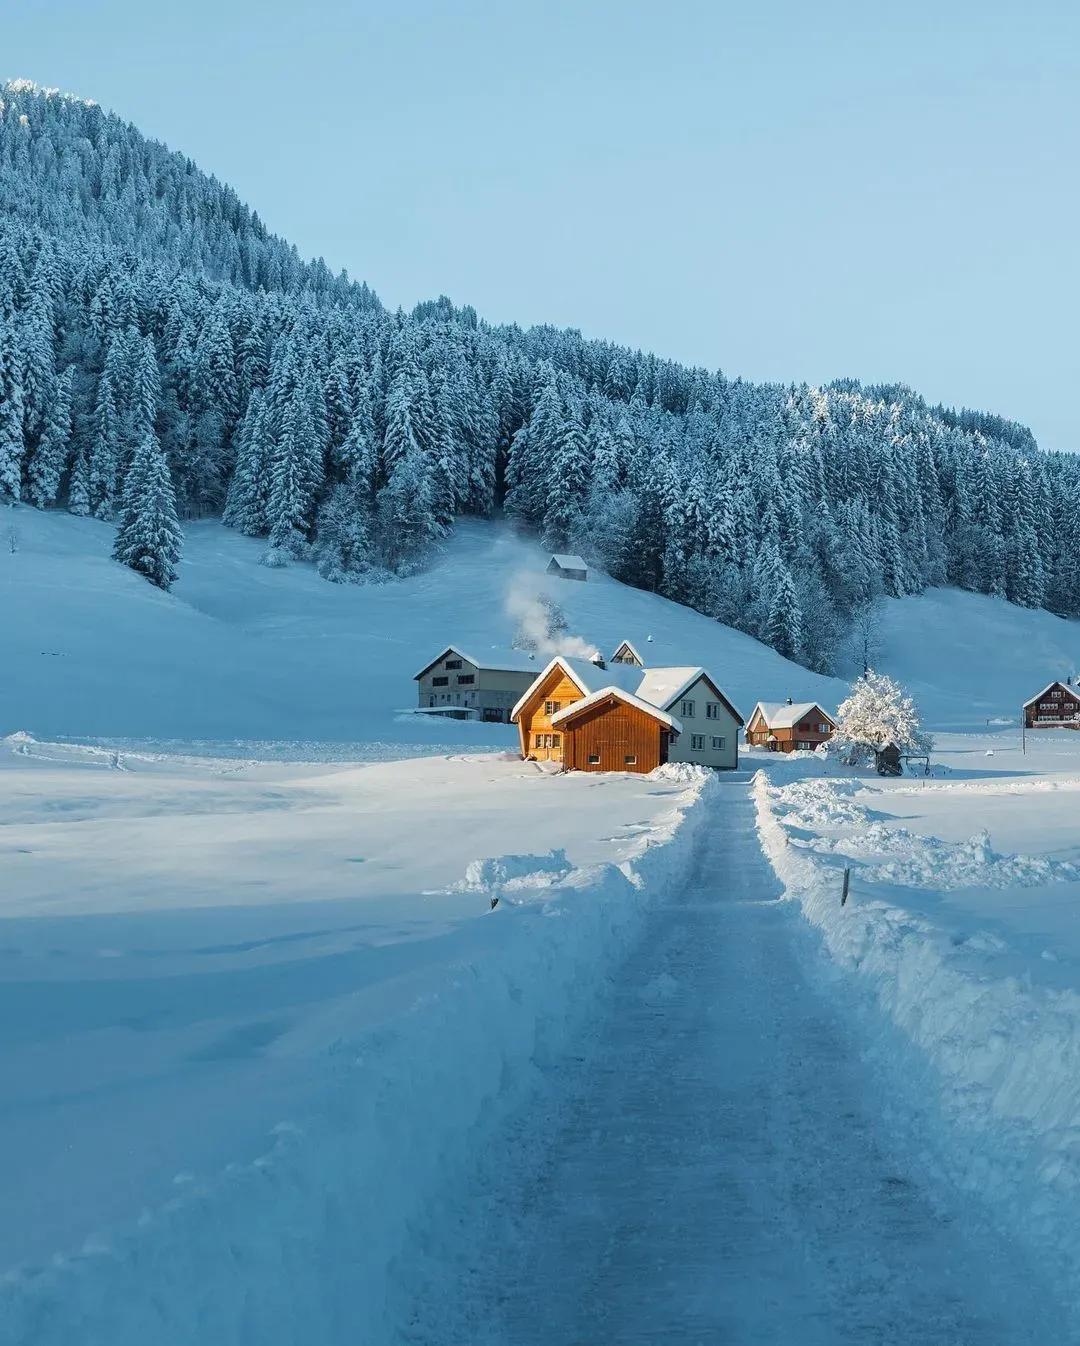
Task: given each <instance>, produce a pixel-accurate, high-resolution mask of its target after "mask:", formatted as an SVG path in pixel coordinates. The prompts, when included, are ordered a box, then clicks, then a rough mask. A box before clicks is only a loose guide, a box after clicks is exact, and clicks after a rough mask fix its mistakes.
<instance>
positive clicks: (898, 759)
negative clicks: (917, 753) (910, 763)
mask: <svg viewBox="0 0 1080 1346" xmlns="http://www.w3.org/2000/svg"><path fill="white" fill-rule="evenodd" d="M874 766H875V767H876V768H877V773H878V775H879V776H902V775H903V774H904V763H903V759H902V756H901V753H900V749H899V748H898V747H897V746H896V744H895V743H886V744H885V746H884V747H881V748H875V749H874Z"/></svg>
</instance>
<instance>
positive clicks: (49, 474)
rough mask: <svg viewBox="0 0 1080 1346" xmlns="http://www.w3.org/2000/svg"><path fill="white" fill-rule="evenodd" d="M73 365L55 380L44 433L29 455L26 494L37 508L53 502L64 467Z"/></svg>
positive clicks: (66, 457)
mask: <svg viewBox="0 0 1080 1346" xmlns="http://www.w3.org/2000/svg"><path fill="white" fill-rule="evenodd" d="M73 371H74V366H73V365H68V367H67V368H66V369H65V370H64V372H63V374H61V376H60V377H59V379H57V380H56V384H55V386H54V389H53V395H52V400H51V402H50V404H49V409H48V414H47V416H46V420H45V429H44V433H43V434H42V436H41V440H40V442H39V443H38V446H37V448H36V449H34V451H33V452H32V453H31V455H30V463H29V466H28V468H27V473H26V475H27V494H28V495H29V497H30V499H31V501H32V502H33V503H34V504H35V505H37V507H38V508H39V509H44V508H45V507H46V506H47V505H53V504H55V503H56V499H57V496H58V495H59V494H60V482H61V479H62V477H63V475H64V469H65V468H66V467H67V461H68V448H69V444H70V440H71V382H72V375H73Z"/></svg>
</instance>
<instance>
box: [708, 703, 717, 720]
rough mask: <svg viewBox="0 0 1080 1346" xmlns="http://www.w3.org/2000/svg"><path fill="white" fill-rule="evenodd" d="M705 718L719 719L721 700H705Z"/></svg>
mask: <svg viewBox="0 0 1080 1346" xmlns="http://www.w3.org/2000/svg"><path fill="white" fill-rule="evenodd" d="M705 718H706V719H707V720H718V719H719V718H720V702H719V701H706V702H705Z"/></svg>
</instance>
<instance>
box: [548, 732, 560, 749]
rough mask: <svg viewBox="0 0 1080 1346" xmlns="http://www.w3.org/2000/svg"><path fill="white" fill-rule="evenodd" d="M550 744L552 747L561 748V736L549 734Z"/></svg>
mask: <svg viewBox="0 0 1080 1346" xmlns="http://www.w3.org/2000/svg"><path fill="white" fill-rule="evenodd" d="M551 746H552V747H553V748H561V747H562V736H561V735H560V734H552V736H551Z"/></svg>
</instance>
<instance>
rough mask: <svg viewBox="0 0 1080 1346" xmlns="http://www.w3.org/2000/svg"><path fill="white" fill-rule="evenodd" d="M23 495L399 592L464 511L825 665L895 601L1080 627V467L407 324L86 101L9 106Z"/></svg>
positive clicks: (14, 382)
mask: <svg viewBox="0 0 1080 1346" xmlns="http://www.w3.org/2000/svg"><path fill="white" fill-rule="evenodd" d="M0 498H5V499H7V500H9V501H26V502H28V503H30V504H32V505H34V506H36V507H38V508H53V507H57V508H65V509H68V510H70V511H71V512H72V513H74V514H81V515H93V516H95V517H97V518H102V519H108V520H112V521H115V522H116V524H117V540H116V550H115V555H116V556H117V558H118V559H119V560H122V561H124V562H125V563H126V564H129V565H132V566H133V567H134V568H135V569H137V570H139V571H140V572H141V573H143V574H145V575H146V576H147V577H148V578H149V579H151V580H152V581H153V582H154V583H157V584H160V585H162V586H163V587H168V585H169V584H170V583H171V581H172V579H173V577H174V576H175V573H176V566H177V562H178V560H179V556H180V550H181V546H182V522H183V520H184V519H187V518H196V517H202V516H220V517H222V518H223V519H224V521H225V523H227V524H228V525H230V526H232V527H234V528H236V529H238V530H240V531H241V532H244V533H246V534H249V535H251V536H253V537H260V538H264V539H265V541H266V548H265V560H266V562H267V563H268V564H270V565H286V564H289V563H290V562H292V561H297V560H310V561H312V562H314V564H315V565H316V566H317V567H318V569H319V571H320V573H322V574H323V575H324V576H325V577H326V578H327V579H328V580H332V581H336V582H372V581H384V580H386V579H388V578H392V577H393V576H396V575H403V574H408V573H410V572H411V571H414V570H415V569H417V568H418V567H421V566H423V565H425V564H427V563H429V561H430V560H431V558H432V556H433V554H434V552H435V550H436V548H437V546H438V543H439V540H440V539H441V538H442V537H444V536H446V534H447V533H448V532H449V531H450V530H451V529H452V527H453V524H454V521H455V519H456V518H458V517H459V516H461V515H477V516H482V517H491V516H495V515H505V516H506V517H507V518H509V519H511V520H513V521H514V522H515V524H516V525H517V526H519V527H521V528H523V529H528V530H531V531H533V532H535V533H536V534H537V535H538V536H539V538H540V539H542V541H543V543H544V544H545V545H547V546H550V547H552V548H553V549H560V550H573V551H579V552H582V553H584V554H585V555H587V556H588V557H589V558H590V559H592V560H593V561H594V562H595V563H597V564H599V565H601V566H603V568H605V569H606V570H608V571H609V572H610V573H611V574H612V575H614V576H615V577H616V578H618V579H621V580H623V581H625V582H627V583H630V584H634V585H637V586H639V587H643V588H648V589H652V590H655V591H656V592H659V593H662V594H665V595H667V596H668V597H671V598H674V599H676V600H678V601H680V602H683V603H687V604H689V605H691V606H693V607H695V608H697V609H699V610H700V611H702V612H705V613H707V614H709V615H711V616H713V617H716V618H717V619H718V620H721V621H723V622H726V623H728V624H730V625H733V626H736V627H739V628H741V629H743V630H745V631H747V632H749V633H750V634H752V635H754V636H757V637H759V638H760V639H762V640H764V641H766V642H767V643H768V644H770V645H772V646H773V647H774V648H776V649H777V650H779V651H780V652H781V653H782V654H784V655H786V656H788V657H790V658H793V659H797V660H800V661H801V662H803V663H805V664H807V665H809V666H811V667H813V668H816V669H821V670H827V669H830V668H831V667H832V666H833V664H834V661H835V658H836V653H837V650H838V647H839V646H840V644H841V643H842V642H843V641H844V640H845V639H846V635H847V633H848V631H849V630H850V629H851V626H852V624H853V622H855V621H856V620H857V619H858V617H859V614H860V613H864V612H865V611H866V610H867V608H868V607H869V606H871V605H873V604H874V603H875V602H876V600H877V599H878V598H880V597H881V596H883V595H903V594H910V593H916V592H919V591H920V590H921V589H923V588H925V587H927V586H928V585H936V584H946V583H950V584H956V585H960V586H961V587H965V588H969V589H974V590H978V591H980V592H985V593H991V594H999V595H1001V596H1003V597H1006V598H1008V599H1010V600H1011V601H1013V602H1016V603H1020V604H1023V605H1025V606H1029V607H1046V608H1049V609H1050V610H1052V611H1055V612H1059V613H1061V614H1062V615H1065V616H1077V615H1080V588H1078V587H1077V586H1076V585H1075V584H1074V582H1073V575H1074V573H1075V557H1076V556H1077V554H1078V544H1080V461H1078V460H1077V459H1076V458H1074V457H1072V456H1070V455H1062V454H1047V453H1042V452H1040V451H1039V450H1038V449H1037V447H1036V446H1035V444H1034V441H1033V440H1032V438H1031V435H1030V433H1029V432H1028V431H1027V430H1026V429H1025V428H1024V427H1023V426H1019V425H1016V424H1015V423H1013V422H1009V421H1006V420H1004V419H1002V418H1000V417H996V416H993V415H990V414H988V413H979V412H969V411H954V410H950V409H947V408H943V407H930V406H928V405H927V404H926V403H925V402H924V401H923V400H922V399H921V398H920V397H918V396H917V395H916V394H915V393H913V392H912V391H911V390H909V389H907V388H904V387H901V386H891V387H875V388H864V387H862V386H861V385H859V384H858V383H855V382H852V381H850V380H845V381H839V382H837V383H835V384H832V385H830V386H828V387H825V388H810V387H806V386H781V385H755V384H751V383H747V382H745V381H743V380H740V379H730V378H727V377H725V376H724V375H723V374H721V373H718V372H710V371H707V370H704V369H696V368H690V367H687V366H683V365H679V364H676V363H674V362H671V361H665V360H660V359H658V358H657V357H656V356H654V355H651V354H646V353H642V352H639V351H631V350H627V349H625V348H622V347H618V346H615V345H613V344H611V343H608V342H600V341H587V340H585V339H584V338H583V337H582V336H581V335H580V334H579V333H577V332H574V331H567V330H557V329H555V328H551V327H538V328H531V329H528V330H523V329H521V328H518V327H515V326H493V325H489V324H487V323H484V322H482V321H480V320H479V319H478V317H477V315H476V314H475V312H474V311H473V310H472V309H469V308H465V309H461V308H457V307H455V306H454V305H453V304H451V303H450V302H449V301H448V300H446V299H444V298H442V299H439V300H434V301H430V302H428V303H425V304H421V305H418V306H417V308H416V309H415V310H414V311H413V312H412V313H410V314H406V313H404V312H401V311H398V312H388V311H387V310H385V309H384V308H383V306H382V305H381V304H380V303H379V301H378V299H377V297H376V296H375V295H374V294H373V293H372V291H371V290H370V289H369V288H368V287H367V286H365V285H358V284H357V283H355V282H353V281H352V280H350V279H349V278H348V277H347V276H344V275H339V276H334V275H332V274H331V273H330V271H329V269H328V268H327V267H326V266H325V265H324V264H323V263H321V262H314V263H305V262H301V261H300V259H299V258H298V257H297V255H296V253H295V250H294V249H291V248H289V247H288V245H286V244H285V243H283V242H282V241H281V240H279V239H276V238H275V237H273V236H272V235H270V234H269V233H268V232H267V231H266V230H265V228H264V227H263V226H262V224H261V222H259V220H258V218H257V216H255V215H254V214H252V213H251V212H250V211H248V210H247V208H246V207H244V206H242V204H241V203H240V202H239V201H237V199H236V198H235V196H234V194H233V193H231V192H230V191H229V189H228V188H226V187H223V186H222V185H221V184H219V183H217V182H216V181H215V180H214V179H212V178H208V177H205V176H204V175H202V174H200V173H199V172H198V171H197V170H196V169H195V167H194V165H193V164H191V162H190V161H189V160H185V159H183V158H182V157H181V156H178V155H175V154H172V153H170V152H169V151H168V150H166V149H165V148H164V147H163V146H161V145H157V144H155V143H154V142H151V141H147V140H145V139H144V138H143V137H141V136H140V135H139V133H138V132H137V131H136V130H135V129H134V128H133V127H131V126H128V125H126V124H124V123H122V122H121V121H119V120H118V119H116V118H114V117H111V116H108V115H107V114H105V113H103V112H102V111H101V109H99V108H97V107H96V106H94V105H89V104H86V103H83V102H80V101H79V100H76V99H71V98H67V97H63V96H60V95H57V94H54V93H49V92H46V91H42V90H39V89H36V88H34V87H33V86H29V85H26V84H25V83H16V84H8V85H7V86H4V87H3V88H2V89H0Z"/></svg>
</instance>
